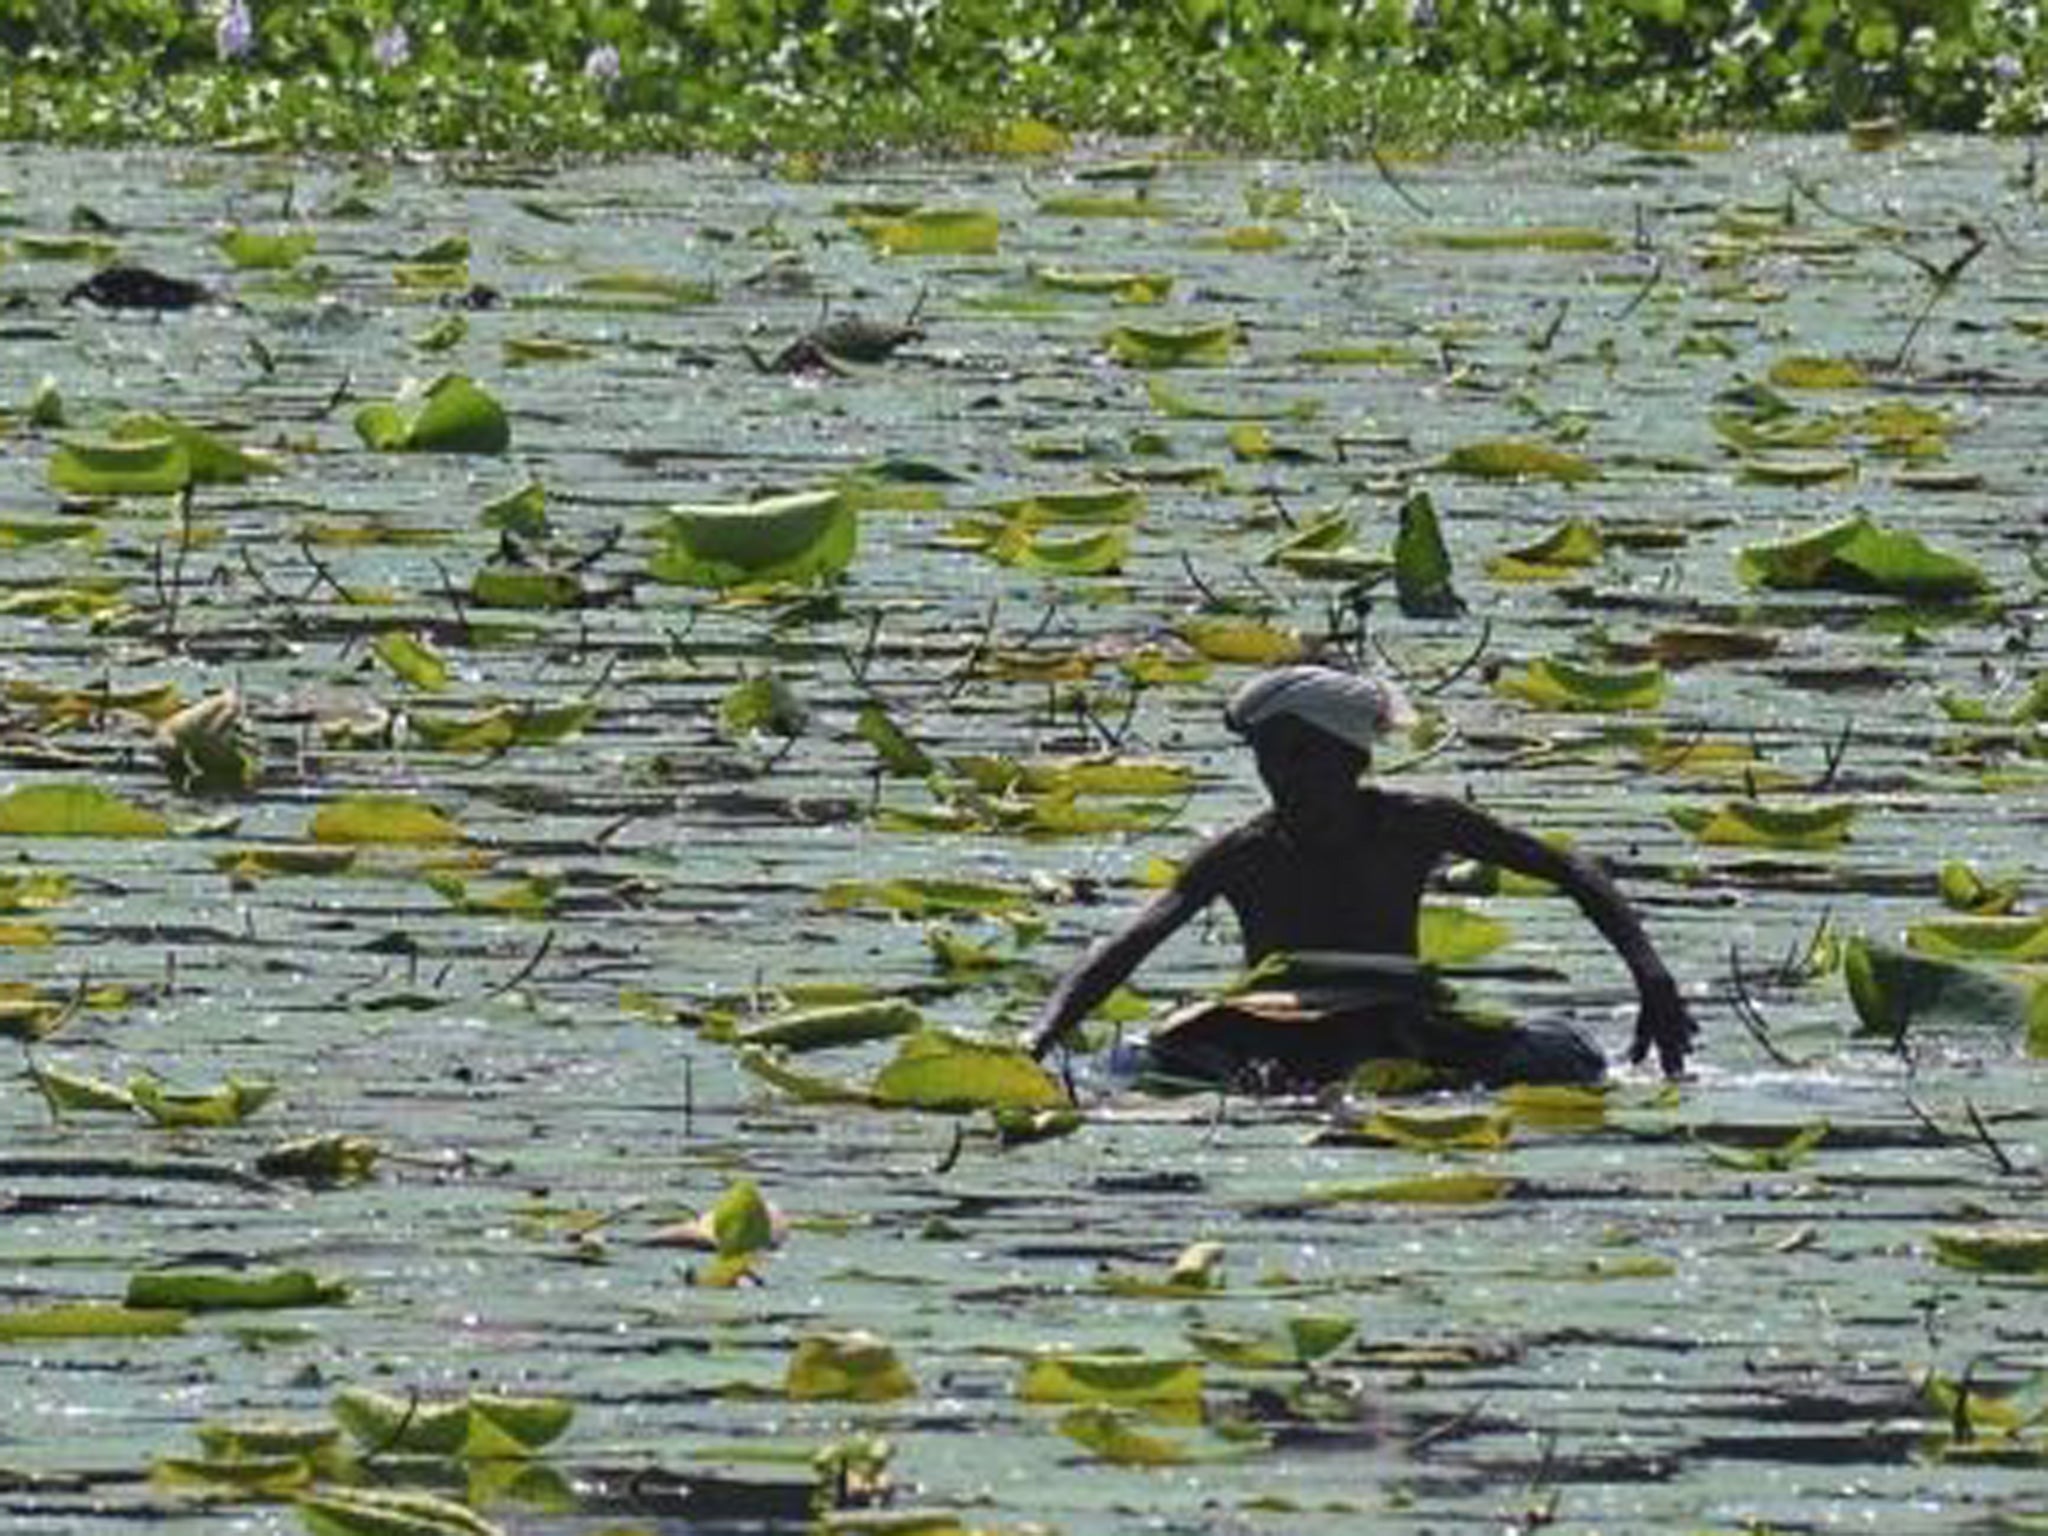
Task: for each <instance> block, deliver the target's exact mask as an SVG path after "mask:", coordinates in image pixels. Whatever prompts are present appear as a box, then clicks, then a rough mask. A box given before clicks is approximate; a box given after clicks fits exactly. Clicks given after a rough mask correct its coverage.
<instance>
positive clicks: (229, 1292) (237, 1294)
mask: <svg viewBox="0 0 2048 1536" xmlns="http://www.w3.org/2000/svg"><path fill="white" fill-rule="evenodd" d="M349 1294H350V1292H349V1287H348V1286H347V1285H345V1284H343V1283H342V1282H341V1281H338V1280H323V1279H321V1278H320V1277H319V1276H318V1275H315V1274H312V1273H311V1272H309V1271H307V1270H303V1269H273V1270H260V1271H253V1272H246V1273H244V1272H229V1271H223V1270H207V1269H153V1270H146V1271H144V1272H143V1273H141V1274H138V1275H134V1276H132V1277H130V1279H129V1281H128V1295H127V1298H126V1304H127V1305H128V1306H130V1307H132V1308H135V1309H136V1310H138V1311H151V1310H157V1311H178V1312H216V1311H229V1310H236V1309H241V1308H272V1307H332V1306H339V1305H340V1304H342V1303H343V1302H346V1301H347V1300H348V1299H349Z"/></svg>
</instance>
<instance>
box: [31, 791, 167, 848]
mask: <svg viewBox="0 0 2048 1536" xmlns="http://www.w3.org/2000/svg"><path fill="white" fill-rule="evenodd" d="M169 830H170V827H169V825H168V823H166V822H165V821H164V819H163V817H161V816H159V815H157V813H156V812H154V811H145V810H143V809H142V808H141V807H139V806H135V805H131V804H129V803H128V802H127V801H126V800H123V799H121V798H120V797H119V796H118V795H114V794H110V793H109V792H108V791H106V790H104V789H101V788H100V787H99V786H97V785H95V784H24V785H22V786H21V787H20V788H19V789H14V790H10V791H8V793H6V794H5V795H0V836H9V837H162V836H164V835H165V834H166V833H168V832H169Z"/></svg>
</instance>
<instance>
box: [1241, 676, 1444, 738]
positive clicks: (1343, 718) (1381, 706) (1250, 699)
mask: <svg viewBox="0 0 2048 1536" xmlns="http://www.w3.org/2000/svg"><path fill="white" fill-rule="evenodd" d="M1280 715H1293V716H1294V717H1295V718H1296V719H1298V720H1301V721H1302V722H1304V723H1305V724H1308V725H1312V726H1314V727H1315V728H1316V729H1317V730H1319V731H1323V732H1325V733H1327V734H1328V735H1331V736H1334V737H1336V738H1337V739H1338V740H1339V741H1347V742H1349V743H1350V744H1351V745H1352V746H1354V747H1357V748H1359V749H1360V750H1361V751H1365V752H1370V751H1371V750H1372V748H1373V744H1374V743H1375V742H1377V741H1378V740H1379V739H1380V738H1381V737H1382V736H1385V735H1386V734H1387V733H1388V732H1389V731H1394V730H1405V729H1406V728H1407V727H1409V726H1411V725H1413V724H1414V723H1415V708H1414V706H1413V705H1411V704H1410V703H1409V702H1408V697H1407V695H1406V694H1404V693H1402V691H1401V690H1400V689H1399V688H1398V687H1396V686H1395V685H1394V684H1393V683H1391V682H1388V681H1387V680H1386V679H1385V678H1379V677H1368V676H1363V675H1361V674H1359V673H1356V672H1340V671H1338V670H1337V669H1336V668H1335V667H1313V666H1300V667H1280V668H1278V669H1277V670H1275V671H1272V672H1263V673H1261V674H1260V675H1259V676H1257V677H1255V678H1253V679H1252V680H1251V681H1250V682H1248V683H1246V684H1245V685H1244V686H1243V687H1242V688H1240V689H1238V690H1237V692H1236V693H1235V694H1233V695H1232V696H1231V699H1230V703H1229V705H1228V706H1227V707H1226V708H1225V709H1224V711H1223V723H1224V724H1225V725H1227V726H1229V727H1230V728H1231V729H1232V730H1233V731H1235V732H1237V733H1238V735H1240V736H1249V735H1250V734H1251V733H1252V732H1253V730H1255V729H1256V728H1257V727H1258V726H1259V724H1260V723H1261V722H1262V721H1266V720H1272V719H1274V718H1276V717H1278V716H1280Z"/></svg>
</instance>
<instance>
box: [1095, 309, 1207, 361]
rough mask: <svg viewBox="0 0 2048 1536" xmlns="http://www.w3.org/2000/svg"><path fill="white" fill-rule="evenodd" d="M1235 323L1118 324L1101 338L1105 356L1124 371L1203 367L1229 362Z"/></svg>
mask: <svg viewBox="0 0 2048 1536" xmlns="http://www.w3.org/2000/svg"><path fill="white" fill-rule="evenodd" d="M1237 343H1238V325H1237V322H1236V321H1235V320H1219V321H1216V322H1215V323H1213V324H1210V325H1189V326H1177V327H1164V326H1145V325H1119V326H1117V327H1116V328H1115V329H1113V330H1111V331H1110V332H1109V333H1108V334H1107V335H1105V336H1104V337H1103V345H1104V346H1105V347H1107V348H1108V350H1109V355H1110V357H1111V358H1113V359H1114V360H1115V361H1117V362H1119V363H1122V364H1123V365H1124V366H1125V367H1127V368H1204V367H1216V366H1218V365H1220V364H1223V363H1227V362H1229V361H1230V357H1231V353H1232V352H1233V351H1234V350H1235V349H1236V347H1237Z"/></svg>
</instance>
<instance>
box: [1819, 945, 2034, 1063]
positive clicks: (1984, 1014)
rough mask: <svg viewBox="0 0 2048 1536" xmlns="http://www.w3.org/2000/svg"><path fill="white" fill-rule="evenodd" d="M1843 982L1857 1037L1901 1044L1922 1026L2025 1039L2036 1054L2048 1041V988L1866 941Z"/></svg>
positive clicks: (1848, 955) (1854, 948)
mask: <svg viewBox="0 0 2048 1536" xmlns="http://www.w3.org/2000/svg"><path fill="white" fill-rule="evenodd" d="M1842 975H1843V978H1844V980H1845V981H1846V982H1847V983H1848V987H1849V1000H1850V1002H1851V1003H1853V1004H1854V1005H1855V1009H1856V1017H1857V1019H1858V1021H1859V1022H1860V1025H1861V1028H1860V1030H1859V1033H1861V1034H1865V1035H1877V1036H1882V1037H1883V1038H1885V1039H1888V1040H1900V1039H1903V1038H1904V1037H1905V1035H1906V1032H1907V1031H1908V1030H1910V1029H1913V1028H1915V1027H1919V1026H1934V1027H1939V1026H1942V1025H1957V1026H1962V1027H1966V1028H1974V1029H1993V1030H2006V1031H2011V1032H2013V1033H2015V1034H2021V1035H2024V1037H2025V1038H2026V1041H2027V1045H2028V1049H2029V1050H2030V1051H2032V1050H2034V1048H2035V1041H2036V1039H2037V1038H2041V1037H2044V1036H2048V987H2044V986H2042V985H2040V984H2038V983H2036V984H2032V985H2028V984H2025V983H2021V982H2018V981H2012V980H2008V979H2006V978H2005V977H2003V976H2000V975H1999V974H1998V973H1996V972H1995V971H1992V970H1990V969H1987V968H1985V967H1982V966H1977V965H1970V964H1966V963H1964V962H1962V961H1957V960H1948V959H1943V958H1940V957H1938V956H1935V955H1925V954H1914V953H1912V952H1911V951H1909V950H1903V949H1894V948H1892V947H1891V946H1890V945H1887V944H1879V943H1876V942H1874V941H1872V940H1870V939H1867V938H1855V939H1851V940H1850V941H1849V942H1848V943H1847V944H1846V945H1845V946H1844V947H1843V951H1842Z"/></svg>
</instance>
